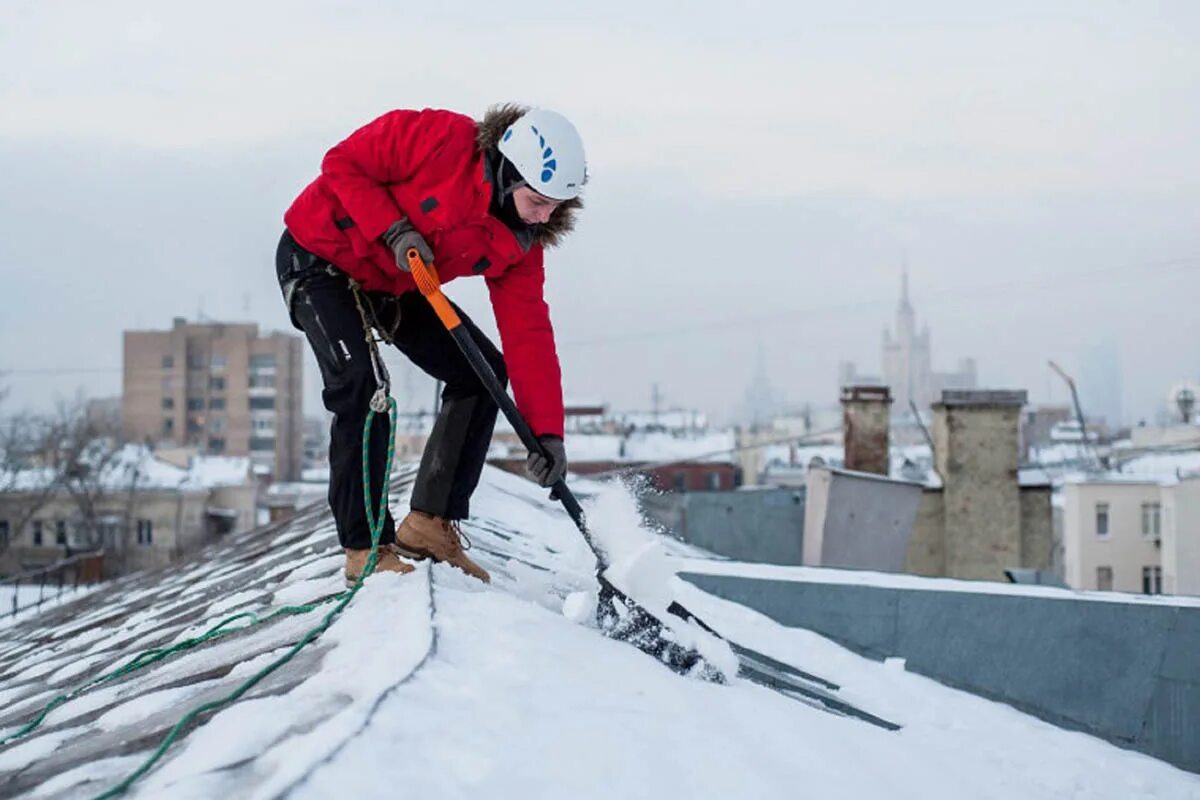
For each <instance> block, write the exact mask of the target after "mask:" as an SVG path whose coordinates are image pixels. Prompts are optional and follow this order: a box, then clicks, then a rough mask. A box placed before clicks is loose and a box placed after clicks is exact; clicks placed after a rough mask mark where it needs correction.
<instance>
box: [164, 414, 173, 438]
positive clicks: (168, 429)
mask: <svg viewBox="0 0 1200 800" xmlns="http://www.w3.org/2000/svg"><path fill="white" fill-rule="evenodd" d="M173 433H175V420H173V419H172V418H171V417H167V418H166V419H164V420H163V436H170V435H171V434H173Z"/></svg>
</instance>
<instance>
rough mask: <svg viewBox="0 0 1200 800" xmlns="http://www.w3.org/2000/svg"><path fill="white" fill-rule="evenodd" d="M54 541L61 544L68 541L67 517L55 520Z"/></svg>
mask: <svg viewBox="0 0 1200 800" xmlns="http://www.w3.org/2000/svg"><path fill="white" fill-rule="evenodd" d="M54 543H55V544H60V545H65V544H66V543H67V521H66V520H65V519H56V520H55V521H54Z"/></svg>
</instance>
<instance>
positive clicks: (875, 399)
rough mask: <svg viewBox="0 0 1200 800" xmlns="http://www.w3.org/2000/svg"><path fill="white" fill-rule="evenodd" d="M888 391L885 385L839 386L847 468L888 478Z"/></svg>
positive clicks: (889, 414)
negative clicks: (840, 388) (840, 387)
mask: <svg viewBox="0 0 1200 800" xmlns="http://www.w3.org/2000/svg"><path fill="white" fill-rule="evenodd" d="M891 404H892V396H891V392H890V391H889V390H888V387H886V386H843V387H842V437H843V441H844V445H843V446H844V448H845V465H846V469H852V470H857V471H858V472H873V473H875V474H876V475H887V474H888V471H889V466H890V465H889V458H888V426H889V422H890V420H891V409H890V406H891Z"/></svg>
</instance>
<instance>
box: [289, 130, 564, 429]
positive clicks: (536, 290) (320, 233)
mask: <svg viewBox="0 0 1200 800" xmlns="http://www.w3.org/2000/svg"><path fill="white" fill-rule="evenodd" d="M477 135H478V127H477V125H476V123H475V121H474V120H472V119H471V118H470V117H466V116H463V115H462V114H456V113H454V112H451V111H438V110H431V109H426V110H424V111H391V112H389V113H387V114H384V115H383V116H382V117H380V118H379V119H377V120H375V121H374V122H371V123H368V124H367V125H365V126H363V127H362V128H359V129H358V130H357V131H355V132H354V133H352V134H351V135H350V136H349V137H348V138H347V139H346V140H345V141H343V142H341V143H340V144H338V145H337V146H336V147H334V148H333V149H332V150H330V151H329V152H328V153H327V154H326V155H325V160H324V161H323V162H322V163H321V174H320V176H318V177H317V179H316V180H314V181H313V182H312V183H310V184H309V185H308V186H307V187H306V188H305V189H304V191H303V192H301V193H300V196H299V197H297V198H296V201H295V202H294V203H292V206H291V208H289V209H288V210H287V213H286V214H284V218H283V219H284V223H285V224H286V225H287V229H288V231H290V232H291V234H292V236H293V237H295V239H296V241H297V242H299V243H300V245H301V246H303V247H304V248H305V249H306V250H308V251H309V252H311V253H315V254H316V255H318V256H320V257H321V258H324V259H326V260H327V261H329V262H330V263H332V264H334V265H336V266H337V267H338V268H340V269H341V270H343V271H344V272H346V273H347V274H349V275H350V276H351V277H353V278H354V279H355V280H356V281H358V282H359V283H360V284H361V285H362V286H363V288H365V289H367V290H369V291H382V292H390V293H392V294H403V293H404V292H408V291H414V290H415V289H416V288H417V287H416V282H415V281H414V280H413V278H412V276H411V275H409V274H408V273H406V272H402V271H401V270H399V269H398V268H397V267H396V261H395V257H394V256H393V254H392V251H391V250H390V249H389V248H388V247H387V246H386V245H385V244H384V243H383V241H382V240H381V239H380V237H381V236H382V235H383V233H384V231H386V230H387V228H388V226H390V225H391V224H392V223H393V222H395V221H396V220H398V219H399V218H400V217H402V216H403V217H408V219H409V220H410V221H411V222H412V225H413V227H415V228H416V229H417V231H419V232H420V233H421V235H422V236H424V237H425V239H426V240H427V241H428V242H429V245H430V247H432V248H433V253H434V262H435V264H436V265H437V272H438V276H439V277H440V278H441V279H442V282H443V283H446V282H449V281H452V280H454V279H455V278H459V277H462V276H464V275H482V276H483V277H484V279H485V280H486V281H487V285H488V291H489V293H490V295H491V300H492V309H493V311H494V313H495V315H496V326H497V327H498V328H499V330H500V342H501V345H502V349H503V351H504V363H505V366H506V367H507V369H508V374H509V378H510V379H511V380H512V386H513V395H514V397H515V399H516V403H517V407H518V408H519V409H520V410H521V413H522V415H523V416H524V417H525V419H526V420H527V421H528V422H529V425H530V427H532V428H533V430H534V432H535V433H537V434H539V435H540V434H556V435H558V436H562V434H563V400H562V372H561V369H560V367H559V363H558V353H557V352H556V350H555V347H554V330H553V328H552V327H551V325H550V310H549V308H548V307H547V305H546V301H545V300H544V298H543V295H542V287H543V284H544V283H545V271H544V270H543V266H542V253H543V246H542V244H541V243H540V242H535V243H534V244H533V245H532V246H531V247H530V248H529V250H528V252H525V251H523V250H522V248H521V245H520V244H519V243H518V242H517V239H516V237H515V236H514V235H513V233H512V231H511V230H509V229H508V227H507V226H505V224H504V223H503V222H501V221H500V220H498V219H497V218H495V217H494V216H492V215H491V214H489V213H488V208H489V205H490V203H491V195H492V190H491V184H490V183H489V182H488V180H487V179H486V178H485V177H484V164H483V154H482V152H481V150H480V149H479V146H478V145H477Z"/></svg>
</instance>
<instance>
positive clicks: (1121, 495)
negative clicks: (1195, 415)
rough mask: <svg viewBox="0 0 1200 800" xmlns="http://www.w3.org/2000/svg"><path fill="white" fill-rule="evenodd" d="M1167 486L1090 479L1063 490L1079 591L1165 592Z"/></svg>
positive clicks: (1069, 559) (1071, 578) (1068, 556)
mask: <svg viewBox="0 0 1200 800" xmlns="http://www.w3.org/2000/svg"><path fill="white" fill-rule="evenodd" d="M1162 504H1163V487H1162V486H1161V485H1160V482H1159V481H1157V480H1154V479H1138V478H1128V477H1118V476H1111V475H1109V476H1088V477H1080V478H1077V479H1075V480H1072V481H1069V482H1068V483H1067V484H1066V485H1064V486H1063V559H1064V567H1065V570H1064V572H1065V574H1064V576H1063V577H1064V578H1065V579H1066V582H1067V585H1069V586H1070V587H1071V588H1073V589H1097V590H1100V591H1117V592H1135V593H1142V594H1161V593H1163V591H1164V589H1165V587H1164V586H1163V558H1162V555H1163V554H1162V532H1163V514H1162Z"/></svg>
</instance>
